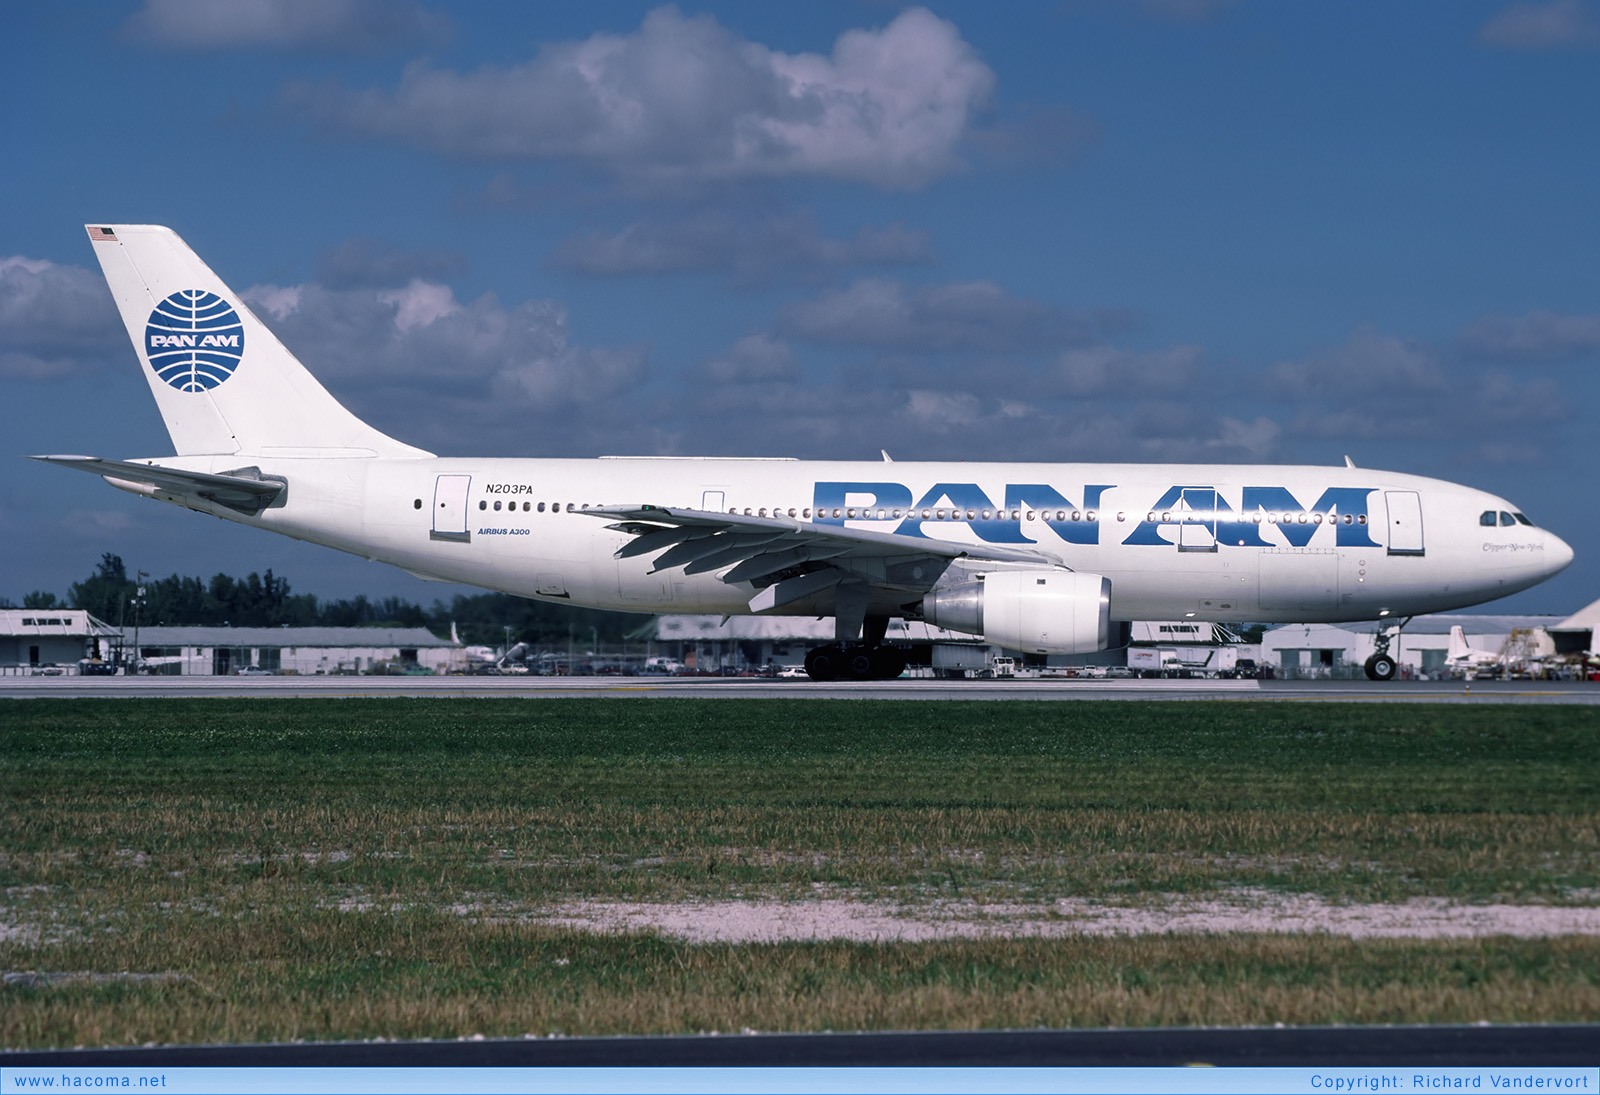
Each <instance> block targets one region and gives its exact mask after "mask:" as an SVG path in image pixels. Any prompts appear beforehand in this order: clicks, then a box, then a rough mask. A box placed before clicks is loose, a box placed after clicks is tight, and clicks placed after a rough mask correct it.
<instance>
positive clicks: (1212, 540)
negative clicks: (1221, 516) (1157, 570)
mask: <svg viewBox="0 0 1600 1095" xmlns="http://www.w3.org/2000/svg"><path fill="white" fill-rule="evenodd" d="M1178 550H1179V551H1216V550H1217V492H1216V491H1215V490H1213V489H1212V488H1210V487H1185V488H1184V491H1183V497H1182V499H1180V501H1179V502H1178Z"/></svg>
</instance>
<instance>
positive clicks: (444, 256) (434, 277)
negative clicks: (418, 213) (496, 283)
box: [317, 236, 467, 289]
mask: <svg viewBox="0 0 1600 1095" xmlns="http://www.w3.org/2000/svg"><path fill="white" fill-rule="evenodd" d="M466 267H467V260H466V257H465V256H464V255H462V254H461V253H460V252H459V251H451V250H445V249H422V250H411V251H403V250H401V249H399V248H397V247H394V246H391V245H390V244H388V243H385V242H384V241H382V240H376V239H372V238H370V237H367V236H354V237H352V238H350V239H347V240H345V241H344V242H343V243H341V244H340V245H339V246H337V247H335V248H334V249H333V250H331V251H329V252H327V253H326V254H324V255H322V256H321V257H320V258H319V259H318V260H317V281H318V282H320V283H321V284H323V285H325V286H327V287H328V288H329V289H375V288H389V287H394V286H399V285H405V284H407V283H408V282H410V281H412V280H414V279H420V280H422V281H435V282H436V281H441V280H443V279H444V278H446V277H449V276H450V275H452V274H459V273H461V272H462V271H463V270H465V269H466Z"/></svg>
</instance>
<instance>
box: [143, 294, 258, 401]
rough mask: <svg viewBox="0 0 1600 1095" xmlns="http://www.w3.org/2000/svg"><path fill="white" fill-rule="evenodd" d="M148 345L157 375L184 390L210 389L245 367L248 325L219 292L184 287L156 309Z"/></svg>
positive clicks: (146, 339) (146, 331) (147, 332)
mask: <svg viewBox="0 0 1600 1095" xmlns="http://www.w3.org/2000/svg"><path fill="white" fill-rule="evenodd" d="M144 348H145V353H146V354H148V355H149V357H150V367H151V368H152V369H154V370H155V371H156V375H157V376H159V377H160V378H161V379H162V380H165V381H166V382H167V383H168V384H171V385H172V386H173V387H174V388H176V389H178V390H179V391H180V392H204V391H210V390H211V389H212V388H215V387H216V386H217V385H218V384H221V383H222V382H223V381H224V380H227V379H228V378H229V377H230V376H232V375H233V371H234V370H235V369H237V368H238V367H239V359H240V358H242V357H243V356H244V324H243V323H241V322H240V321H239V313H238V312H235V311H234V310H233V308H232V307H231V306H230V305H229V304H228V302H227V301H225V300H223V299H222V298H221V297H219V296H217V294H215V293H208V292H206V291H205V290H204V289H182V290H179V291H178V292H176V293H173V294H172V295H171V296H170V297H168V298H167V299H166V300H163V301H162V302H161V303H160V304H158V305H156V307H155V311H153V312H151V313H150V320H149V322H148V323H146V324H145V328H144Z"/></svg>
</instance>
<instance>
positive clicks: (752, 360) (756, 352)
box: [701, 333, 796, 384]
mask: <svg viewBox="0 0 1600 1095" xmlns="http://www.w3.org/2000/svg"><path fill="white" fill-rule="evenodd" d="M701 372H702V374H703V375H704V376H705V377H706V379H708V380H711V381H713V382H715V383H719V384H733V383H740V382H752V381H754V382H767V381H773V380H789V379H792V378H793V377H794V376H795V375H796V367H795V357H794V350H793V348H792V347H790V346H789V344H788V343H786V342H784V341H782V340H781V339H777V338H773V337H772V336H771V335H769V334H764V333H763V334H754V335H746V336H745V337H744V338H741V339H740V340H739V341H738V342H736V343H734V344H733V347H732V348H731V349H730V350H729V351H728V353H727V354H726V355H725V356H723V357H719V358H713V359H712V360H710V361H707V362H706V363H705V364H704V365H702V366H701Z"/></svg>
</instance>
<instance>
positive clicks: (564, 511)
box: [145, 454, 1572, 622]
mask: <svg viewBox="0 0 1600 1095" xmlns="http://www.w3.org/2000/svg"><path fill="white" fill-rule="evenodd" d="M160 462H161V463H162V464H163V465H166V466H168V467H178V468H183V469H186V470H190V471H206V472H214V473H222V472H227V471H229V470H231V469H236V468H239V467H241V466H244V465H254V466H256V467H259V468H260V470H261V472H263V473H265V474H268V475H275V476H282V477H284V478H285V479H286V480H287V481H288V484H289V485H288V489H287V491H286V492H285V496H284V498H283V499H282V500H281V502H280V503H279V504H278V505H275V506H274V507H273V508H270V509H267V510H265V511H263V512H262V513H261V514H260V515H258V516H254V517H249V516H243V515H241V514H239V513H236V512H233V511H230V510H228V509H226V508H223V507H217V506H209V507H208V506H206V504H203V503H202V504H200V505H198V506H196V507H195V508H203V509H205V511H206V512H212V513H215V514H216V515H217V516H221V517H225V518H228V519H229V520H234V521H238V522H240V523H242V524H247V525H252V526H257V527H260V528H265V529H270V530H272V531H274V532H279V533H283V534H285V535H289V536H293V537H295V538H297V539H301V540H306V541H310V542H313V543H318V544H323V545H326V546H328V547H333V548H338V549H339V550H342V551H348V552H352V553H354V554H358V555H362V556H365V557H367V558H369V559H374V560H378V561H382V562H386V563H391V564H393V565H395V566H398V567H401V568H403V569H405V570H407V571H410V572H411V573H414V574H417V575H419V576H422V577H427V578H433V579H440V580H447V581H455V582H464V583H468V584H471V585H476V586H482V587H485V588H489V589H496V590H502V591H504V592H507V593H513V594H517V595H520V596H525V597H539V598H545V599H551V600H561V601H566V602H568V603H575V604H582V605H588V606H592V607H596V608H606V609H621V610H627V611H634V612H694V613H719V614H740V613H745V612H748V611H749V607H748V605H749V601H750V599H751V597H752V596H753V595H754V593H755V589H754V587H752V586H750V585H748V584H744V583H734V584H729V583H725V582H723V581H721V580H720V579H719V577H718V573H717V572H709V573H703V574H696V575H685V574H684V572H683V571H682V570H681V569H673V568H669V569H665V570H663V571H660V572H655V573H653V572H652V567H653V562H652V559H651V558H650V557H648V556H640V557H635V558H627V559H618V558H616V551H617V549H618V548H619V547H621V546H622V545H623V544H624V543H626V542H627V541H628V540H629V539H630V537H629V536H628V535H627V534H626V533H623V532H621V531H617V530H614V529H611V528H609V527H608V524H609V522H608V520H606V519H604V518H597V517H594V516H590V515H586V514H584V513H583V512H582V510H583V509H584V508H585V507H596V506H602V505H605V506H615V505H634V504H644V503H648V504H651V505H656V506H666V507H682V508H687V509H694V510H707V511H713V512H721V513H727V512H729V511H734V512H737V513H741V514H744V513H749V514H751V515H757V514H759V515H761V516H766V515H767V514H771V515H773V516H783V517H793V518H794V519H795V520H797V521H802V522H805V521H810V522H818V521H820V522H824V523H827V524H830V525H841V524H842V525H847V526H849V527H851V528H857V529H868V530H872V531H877V532H893V533H898V534H900V535H902V536H928V537H932V538H936V539H939V540H943V541H955V542H958V543H972V544H975V545H982V544H990V545H1007V546H1014V547H1020V548H1034V549H1036V550H1039V551H1042V552H1045V553H1048V554H1050V555H1053V556H1055V557H1057V558H1059V560H1060V562H1061V563H1062V564H1063V565H1064V566H1066V567H1069V568H1071V569H1073V570H1077V571H1087V572H1093V573H1095V574H1100V575H1104V576H1105V577H1107V578H1109V579H1110V581H1111V590H1112V604H1111V613H1112V616H1113V617H1114V618H1116V619H1122V620H1134V619H1173V618H1184V617H1190V618H1194V619H1201V620H1219V621H1227V620H1258V621H1263V622H1287V621H1294V622H1300V621H1339V620H1360V619H1374V618H1377V617H1380V616H1409V615H1413V614H1417V613H1424V612H1438V611H1443V610H1446V609H1451V608H1460V607H1464V606H1467V605H1473V604H1477V603H1480V602H1483V601H1487V600H1492V599H1494V598H1497V597H1503V596H1506V595H1507V594H1511V593H1515V592H1517V591H1518V590H1522V589H1526V588H1527V587H1529V586H1532V585H1534V584H1535V583H1537V582H1539V581H1542V580H1543V579H1545V578H1547V577H1549V576H1550V575H1551V574H1553V573H1555V572H1556V571H1558V570H1560V569H1561V568H1562V567H1564V566H1565V565H1566V564H1567V563H1568V562H1570V561H1571V558H1572V552H1571V549H1570V548H1569V547H1568V546H1567V545H1566V544H1565V543H1563V542H1562V541H1561V540H1560V539H1559V538H1558V537H1556V536H1554V535H1553V534H1551V533H1549V532H1547V531H1545V530H1543V529H1540V528H1536V527H1533V526H1532V525H1530V524H1527V523H1524V522H1520V521H1519V522H1517V523H1513V524H1509V525H1502V524H1500V523H1498V522H1496V523H1494V524H1492V525H1490V524H1485V523H1483V521H1482V516H1483V515H1484V514H1485V513H1491V512H1492V513H1494V514H1499V513H1502V512H1506V513H1514V512H1515V507H1514V506H1512V505H1511V504H1510V503H1508V502H1506V501H1505V500H1504V499H1501V498H1498V497H1495V496H1493V495H1490V494H1486V493H1484V492H1482V491H1478V490H1474V489H1471V488H1468V487H1463V486H1458V485H1456V484H1453V483H1447V482H1443V481H1440V480H1435V479H1426V478H1421V477H1417V476H1410V475H1400V474H1395V473H1389V472H1381V471H1373V470H1369V469H1365V468H1349V467H1306V466H1299V467H1295V466H1274V465H1176V464H1174V465H1162V464H983V463H956V462H929V463H913V462H903V463H887V462H885V463H866V462H843V461H798V460H758V459H749V460H747V459H692V458H689V459H685V458H633V457H620V458H601V459H597V460H534V459H482V460H480V459H455V458H425V459H296V458H284V457H276V456H267V455H259V456H251V455H243V454H238V455H232V456H226V457H199V456H190V457H167V458H163V459H162V460H161V461H160ZM145 493H149V492H145ZM156 496H157V497H162V496H161V495H160V494H159V493H157V494H156ZM190 504H193V503H190ZM836 511H837V513H838V516H837V517H836V516H835V512H836ZM784 611H786V612H790V613H793V614H806V615H810V614H814V613H815V612H817V611H818V606H817V605H815V604H812V603H808V602H800V603H797V604H793V605H790V606H788V607H787V608H786V609H785V610H784Z"/></svg>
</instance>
